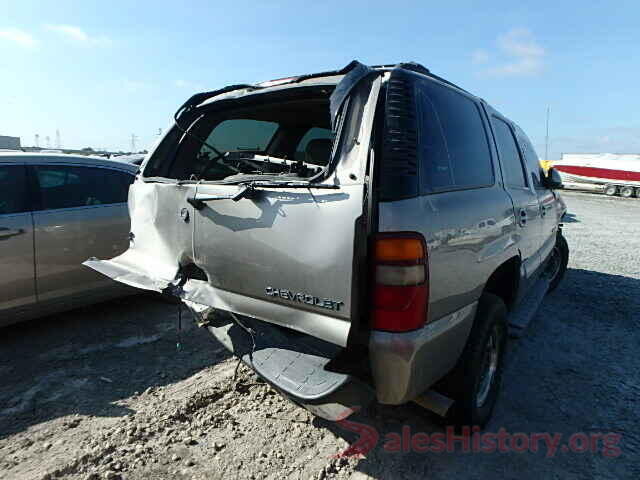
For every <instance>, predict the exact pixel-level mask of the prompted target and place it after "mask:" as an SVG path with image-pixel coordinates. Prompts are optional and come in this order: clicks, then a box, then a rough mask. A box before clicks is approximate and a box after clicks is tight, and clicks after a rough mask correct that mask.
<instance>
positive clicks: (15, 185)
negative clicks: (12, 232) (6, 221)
mask: <svg viewBox="0 0 640 480" xmlns="http://www.w3.org/2000/svg"><path fill="white" fill-rule="evenodd" d="M25 170H26V169H25V167H24V165H0V215H7V214H11V213H22V212H27V211H29V200H28V198H29V197H28V192H27V179H26V173H25Z"/></svg>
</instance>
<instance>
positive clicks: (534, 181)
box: [516, 127, 558, 262]
mask: <svg viewBox="0 0 640 480" xmlns="http://www.w3.org/2000/svg"><path fill="white" fill-rule="evenodd" d="M516 136H517V137H518V144H519V145H520V150H521V152H522V154H523V155H524V159H525V164H526V166H527V171H528V174H529V178H530V180H531V185H532V187H533V190H534V191H535V193H536V195H537V196H538V203H539V204H540V215H541V217H542V218H541V233H540V235H541V239H540V243H541V251H540V258H541V261H542V262H544V260H545V259H546V258H547V257H548V256H549V255H550V254H551V251H552V250H553V247H554V245H555V243H556V235H557V233H558V219H557V216H556V212H555V211H554V207H555V204H556V197H555V194H554V193H553V191H552V190H549V189H548V188H546V187H545V186H544V185H543V183H542V178H543V175H544V171H543V169H542V166H541V165H540V159H539V158H538V154H537V153H536V151H535V149H534V148H533V145H532V144H531V141H530V140H529V138H528V137H527V135H526V134H525V133H524V132H523V131H522V129H520V128H519V127H516Z"/></svg>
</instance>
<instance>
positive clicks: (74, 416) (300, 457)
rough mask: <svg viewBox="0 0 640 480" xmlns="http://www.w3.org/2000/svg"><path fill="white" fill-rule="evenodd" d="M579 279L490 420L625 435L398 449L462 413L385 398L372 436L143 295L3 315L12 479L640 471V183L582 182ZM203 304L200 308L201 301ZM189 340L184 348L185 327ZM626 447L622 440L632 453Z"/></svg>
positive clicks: (543, 312) (513, 351) (528, 347)
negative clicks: (361, 441)
mask: <svg viewBox="0 0 640 480" xmlns="http://www.w3.org/2000/svg"><path fill="white" fill-rule="evenodd" d="M565 198H566V201H567V204H568V207H569V212H570V216H569V219H568V221H567V222H566V224H565V234H566V236H567V239H568V241H569V245H570V247H571V249H572V250H571V260H570V265H569V267H570V269H569V270H568V272H567V276H566V278H565V281H564V282H563V284H562V285H561V286H560V287H559V288H558V290H557V291H556V292H554V293H553V294H550V295H549V296H548V297H547V298H546V299H545V301H544V303H543V305H542V307H541V309H540V311H539V312H538V315H537V317H536V318H535V319H534V321H533V322H532V324H531V325H530V326H529V330H528V331H527V333H526V334H525V336H524V337H523V338H521V339H520V340H513V341H512V344H511V348H510V352H509V357H508V359H509V363H508V366H507V370H506V373H505V377H504V384H503V392H502V396H501V399H500V401H499V403H498V405H497V408H496V410H495V412H494V417H493V420H492V421H491V423H490V424H489V425H488V426H487V428H486V431H488V432H498V431H499V429H500V428H504V429H506V431H508V432H512V433H515V432H523V433H527V434H529V433H532V432H557V433H560V434H562V435H563V442H562V443H563V444H566V439H567V438H568V437H569V436H570V435H571V434H574V433H576V432H585V433H586V434H587V435H591V434H598V433H602V434H605V433H611V434H614V435H619V436H620V440H619V443H618V444H617V448H618V449H619V451H616V452H615V455H613V458H611V455H609V456H608V455H605V454H603V452H602V449H601V446H600V444H598V451H597V452H587V453H576V452H571V451H562V448H560V450H559V451H558V452H557V453H556V454H555V455H550V454H549V452H548V450H546V449H544V448H542V449H541V450H540V451H539V452H537V453H531V452H525V453H517V452H514V451H511V452H506V453H505V452H502V453H501V452H494V453H475V454H474V453H469V452H466V451H465V449H464V447H463V446H462V444H461V443H457V444H456V445H455V447H456V448H455V449H454V450H453V451H451V452H447V453H435V452H430V453H417V452H404V453H403V452H389V451H386V450H385V449H384V448H383V445H384V439H385V438H390V437H387V435H389V434H393V433H401V432H402V429H403V427H404V428H405V429H410V431H411V432H412V433H416V432H426V433H437V432H443V431H444V428H445V427H444V425H443V424H442V422H441V421H440V420H439V419H438V418H437V417H435V416H434V415H432V414H430V413H428V412H425V411H423V410H421V409H420V408H419V407H417V406H414V405H408V406H404V407H401V408H388V407H380V406H374V407H372V408H371V409H369V410H368V411H367V412H366V413H360V414H358V415H356V416H354V417H352V418H353V420H354V421H357V422H359V423H365V424H367V425H369V426H371V427H374V428H375V429H377V431H378V432H379V435H380V437H379V438H380V439H381V441H380V443H379V444H378V446H377V447H376V448H374V449H373V450H371V451H370V452H368V453H367V454H366V455H364V456H360V457H356V456H350V457H345V456H342V457H339V456H337V454H338V453H339V452H341V451H343V450H344V449H345V448H346V447H347V446H348V445H349V443H351V442H353V441H354V440H355V439H356V435H354V434H353V433H351V432H349V431H347V430H346V429H344V428H343V427H341V426H339V425H337V424H334V423H330V422H326V421H324V420H321V419H318V418H314V417H313V416H312V415H310V414H309V413H307V412H306V411H305V410H303V409H301V408H299V407H297V406H296V405H294V404H292V403H291V402H289V401H287V400H285V399H284V398H283V397H281V396H280V395H278V394H276V393H275V392H274V391H273V390H272V389H270V388H269V387H268V386H267V385H265V384H264V383H262V382H260V381H259V380H258V379H257V378H256V377H255V376H254V375H253V374H252V373H251V372H250V371H248V370H247V369H245V368H243V367H241V368H240V369H239V371H238V375H237V376H236V377H235V378H234V370H235V368H236V363H237V362H236V361H235V360H234V359H233V358H230V357H229V355H228V354H227V353H226V351H225V350H224V349H223V348H222V347H220V346H218V345H217V344H216V343H215V342H214V341H213V340H212V338H211V337H210V335H209V334H208V333H207V332H206V331H205V330H202V329H198V328H196V327H195V326H193V325H191V322H189V321H188V320H186V319H184V320H186V321H183V324H184V325H183V331H182V333H181V336H180V338H178V334H177V332H176V324H177V306H175V305H168V304H166V303H163V302H161V301H159V300H158V299H157V298H155V297H153V296H146V295H140V296H136V297H130V298H124V299H120V300H117V301H112V302H109V303H105V304H101V305H99V306H97V307H93V308H86V309H81V310H76V311H73V312H69V313H65V314H63V315H56V316H53V317H47V318H42V319H39V320H36V321H32V322H28V323H25V324H21V325H16V326H13V327H9V328H4V329H2V330H1V335H0V478H6V479H55V478H73V479H76V478H78V479H118V478H122V479H125V478H126V479H148V478H177V479H181V478H185V479H186V478H189V479H200V478H202V479H205V478H206V479H210V478H211V479H215V478H273V479H277V478H283V477H292V478H304V479H306V478H317V479H322V478H351V479H364V478H394V479H399V478H424V477H427V476H428V477H429V478H430V479H440V478H456V477H457V478H479V479H480V478H482V479H484V478H495V477H502V478H519V479H522V478H532V479H538V478H563V479H567V478H569V479H578V478H592V477H593V478H640V434H639V433H638V432H637V427H636V422H637V420H638V418H640V402H638V400H637V399H638V396H639V394H640V373H639V372H640V355H638V351H639V347H640V329H639V328H638V327H639V326H640V308H639V307H640V221H639V219H640V200H635V199H628V200H626V199H617V198H605V197H603V196H600V195H592V194H582V193H574V192H570V193H567V194H566V195H565ZM185 316H186V315H185ZM178 342H180V343H181V349H179V350H178V349H177V348H176V343H178ZM617 453H619V455H617Z"/></svg>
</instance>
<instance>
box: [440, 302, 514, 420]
mask: <svg viewBox="0 0 640 480" xmlns="http://www.w3.org/2000/svg"><path fill="white" fill-rule="evenodd" d="M506 346H507V307H506V306H505V304H504V302H503V301H502V299H501V298H500V297H497V296H496V295H493V294H490V293H484V294H483V295H482V296H481V297H480V301H479V302H478V309H477V311H476V317H475V319H474V322H473V327H472V328H471V333H470V334H469V339H468V340H467V344H466V345H465V347H464V350H463V352H462V355H461V356H460V359H459V360H458V363H457V365H456V366H455V367H454V369H453V371H451V373H449V375H447V377H445V378H444V379H443V380H442V381H441V384H440V387H439V388H438V389H439V390H440V391H442V393H444V394H445V395H447V396H449V397H450V398H452V399H453V400H454V401H455V403H454V404H453V406H452V407H451V412H450V415H449V416H448V418H447V420H448V421H451V422H452V423H453V424H455V425H457V426H465V425H468V426H474V425H478V426H480V427H482V426H484V425H485V424H486V423H487V421H488V420H489V418H490V417H491V413H492V412H493V407H494V406H495V403H496V399H497V398H498V392H499V390H500V383H501V381H502V372H503V370H504V365H503V364H504V352H505V349H506ZM494 350H495V352H494ZM487 375H490V376H489V377H488V378H487Z"/></svg>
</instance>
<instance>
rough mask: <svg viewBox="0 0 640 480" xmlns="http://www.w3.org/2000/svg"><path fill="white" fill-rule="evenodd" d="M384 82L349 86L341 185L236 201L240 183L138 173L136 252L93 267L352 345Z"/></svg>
mask: <svg viewBox="0 0 640 480" xmlns="http://www.w3.org/2000/svg"><path fill="white" fill-rule="evenodd" d="M347 77H348V76H347ZM347 77H345V79H347ZM351 81H353V79H351ZM343 82H344V80H343ZM341 83H342V82H341ZM380 83H381V80H380V77H379V76H375V75H370V76H369V77H368V78H367V80H366V81H362V82H358V84H357V85H356V86H355V87H354V88H352V89H349V91H350V92H351V97H350V98H349V101H348V102H346V103H345V104H348V109H347V112H346V113H345V115H344V122H343V123H342V125H343V127H342V130H341V132H342V138H344V139H345V140H344V141H343V142H342V143H341V147H338V148H336V149H335V150H336V151H335V155H334V164H333V165H335V166H334V167H332V168H331V174H330V175H329V176H327V177H326V178H325V179H324V180H323V181H322V182H321V183H322V184H324V186H332V187H335V188H331V189H328V188H316V187H313V186H310V187H309V188H286V187H275V188H272V187H269V186H260V187H257V188H254V189H252V190H251V192H250V194H247V195H245V196H243V197H242V198H240V199H231V198H229V197H232V196H233V195H234V193H235V192H238V191H239V190H240V189H241V188H242V187H241V186H239V185H223V184H220V183H210V182H208V183H203V182H196V181H181V182H171V181H168V182H167V181H164V182H159V183H158V182H151V181H150V179H145V178H139V179H137V180H136V182H135V183H134V184H133V185H132V187H131V191H130V214H131V219H132V237H133V239H132V243H131V247H130V249H129V250H128V251H127V252H125V253H124V254H123V255H121V256H119V257H116V258H114V259H112V260H104V261H102V260H97V259H91V260H89V261H87V262H85V264H86V265H87V266H90V267H91V268H94V269H96V270H98V271H100V272H102V273H104V274H106V275H108V276H110V277H112V278H114V279H115V280H118V281H121V282H123V283H127V284H129V285H134V286H137V287H140V288H145V289H149V290H156V291H163V290H169V291H171V292H173V293H174V294H177V295H178V296H180V297H181V298H182V299H183V300H187V301H188V302H187V304H188V305H189V306H190V307H192V308H195V309H196V310H200V311H209V309H210V308H211V307H213V308H214V309H221V310H225V311H229V312H233V313H238V314H241V315H247V316H250V317H254V318H257V319H260V320H264V321H267V322H270V323H274V324H278V325H282V326H286V327H289V328H291V329H293V330H297V331H300V332H303V333H306V334H310V335H313V336H315V337H317V338H320V339H322V340H325V341H328V342H331V343H333V344H336V345H340V346H345V345H346V344H347V339H348V336H349V331H350V327H351V324H352V314H353V306H352V298H351V296H352V280H353V278H352V277H353V271H352V270H353V263H354V262H353V257H354V243H355V237H356V223H357V219H358V218H359V217H361V216H362V215H363V208H364V202H365V170H366V166H367V159H368V154H369V150H370V138H371V131H372V125H373V117H374V112H375V107H376V102H377V98H378V93H379V90H380ZM340 86H341V85H340V84H338V87H337V88H336V92H338V91H340V92H341V94H344V91H345V89H344V88H342V89H341V88H340ZM333 100H334V99H333V98H332V101H333ZM333 106H334V105H333V104H332V107H333ZM327 115H329V112H328V111H327ZM219 197H222V198H219ZM194 198H199V199H209V200H206V201H204V202H201V203H200V205H198V202H194V201H193V199H194ZM212 198H215V200H212ZM196 207H197V208H196ZM193 266H196V267H198V268H196V269H191V270H190V268H188V267H193ZM193 270H195V271H196V272H198V274H195V275H194V274H192V273H188V272H189V271H191V272H193ZM202 273H204V275H203V274H202Z"/></svg>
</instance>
